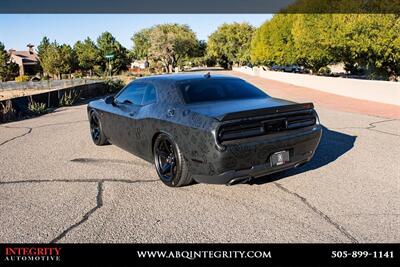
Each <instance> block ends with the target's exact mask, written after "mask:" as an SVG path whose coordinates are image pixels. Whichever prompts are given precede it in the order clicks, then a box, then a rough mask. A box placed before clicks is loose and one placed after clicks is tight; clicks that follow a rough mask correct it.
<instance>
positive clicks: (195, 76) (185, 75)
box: [137, 73, 240, 82]
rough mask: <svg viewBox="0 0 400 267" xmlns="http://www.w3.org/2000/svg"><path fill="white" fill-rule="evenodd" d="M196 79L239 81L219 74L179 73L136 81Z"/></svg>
mask: <svg viewBox="0 0 400 267" xmlns="http://www.w3.org/2000/svg"><path fill="white" fill-rule="evenodd" d="M198 79H240V78H237V77H234V76H230V75H221V74H210V76H209V77H208V76H207V73H179V74H176V73H174V74H161V75H153V76H148V77H143V78H139V79H137V81H139V80H142V81H145V80H148V81H159V80H168V81H171V82H179V81H187V80H198Z"/></svg>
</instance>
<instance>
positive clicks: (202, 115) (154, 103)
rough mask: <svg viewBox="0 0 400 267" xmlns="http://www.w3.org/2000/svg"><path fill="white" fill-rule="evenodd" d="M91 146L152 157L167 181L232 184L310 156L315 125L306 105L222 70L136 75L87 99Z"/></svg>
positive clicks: (315, 140) (316, 139)
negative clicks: (111, 146) (215, 72)
mask: <svg viewBox="0 0 400 267" xmlns="http://www.w3.org/2000/svg"><path fill="white" fill-rule="evenodd" d="M88 116H89V122H90V131H91V136H92V139H93V142H94V143H95V144H96V145H105V144H109V143H111V144H114V145H116V146H118V147H120V148H122V149H125V150H127V151H129V152H131V153H133V154H134V155H137V156H138V157H140V158H143V159H144V160H147V161H149V162H154V164H155V167H156V170H157V173H158V175H159V177H160V179H161V180H162V181H163V182H164V183H165V184H166V185H168V186H175V187H177V186H184V185H188V184H190V183H191V182H192V181H193V180H194V181H196V182H204V183H224V184H228V185H231V184H236V183H243V182H247V181H249V180H250V179H253V178H256V177H260V176H264V175H266V174H270V173H275V172H279V171H283V170H286V169H289V168H292V167H297V166H299V165H301V164H304V163H306V162H308V161H310V160H311V158H312V157H313V155H314V152H315V150H316V148H317V146H318V144H319V141H320V138H321V133H322V127H321V126H320V123H319V119H318V115H317V113H316V111H315V110H314V106H313V104H312V103H305V104H297V103H294V102H290V101H286V100H282V99H277V98H272V97H270V96H268V95H267V94H266V93H264V92H263V91H261V90H260V89H258V88H256V87H255V86H253V85H251V84H249V83H247V82H246V81H244V80H242V79H239V78H235V77H231V76H224V75H210V74H209V73H208V74H205V75H204V74H170V75H159V76H151V77H146V78H140V79H137V80H135V81H133V82H131V83H130V84H128V85H127V86H126V87H124V88H123V89H122V90H121V91H120V92H119V93H118V94H117V95H116V96H109V97H106V98H105V99H104V100H96V101H92V102H90V103H89V105H88Z"/></svg>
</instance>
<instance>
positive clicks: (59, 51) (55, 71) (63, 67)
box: [40, 41, 76, 79]
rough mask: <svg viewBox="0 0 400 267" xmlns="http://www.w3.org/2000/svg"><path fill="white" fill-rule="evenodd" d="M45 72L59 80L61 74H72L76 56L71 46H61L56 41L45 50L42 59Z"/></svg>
mask: <svg viewBox="0 0 400 267" xmlns="http://www.w3.org/2000/svg"><path fill="white" fill-rule="evenodd" d="M40 61H41V64H42V68H43V70H44V71H45V72H46V73H48V74H50V75H53V76H55V77H57V78H58V79H60V78H61V74H67V73H71V72H72V71H73V70H74V67H75V64H76V55H75V53H74V51H73V49H72V48H71V46H69V45H66V44H63V45H59V44H58V43H57V42H56V41H54V42H53V43H51V44H49V45H48V46H47V47H46V49H44V50H43V53H42V57H41V60H40Z"/></svg>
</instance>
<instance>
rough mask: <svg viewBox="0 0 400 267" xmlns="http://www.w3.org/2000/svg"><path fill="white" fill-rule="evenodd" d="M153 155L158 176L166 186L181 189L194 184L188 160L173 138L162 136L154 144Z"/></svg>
mask: <svg viewBox="0 0 400 267" xmlns="http://www.w3.org/2000/svg"><path fill="white" fill-rule="evenodd" d="M153 153H154V164H155V167H156V171H157V174H158V176H159V177H160V179H161V181H162V182H163V183H164V184H166V185H168V186H171V187H179V186H184V185H188V184H190V183H191V182H192V178H191V175H190V173H189V171H188V167H187V163H186V160H185V159H184V158H183V156H182V153H181V151H180V149H179V147H178V145H177V144H176V143H175V142H174V140H173V139H172V137H170V136H169V135H167V134H164V133H163V134H160V135H159V136H158V137H157V138H156V140H155V142H154V147H153Z"/></svg>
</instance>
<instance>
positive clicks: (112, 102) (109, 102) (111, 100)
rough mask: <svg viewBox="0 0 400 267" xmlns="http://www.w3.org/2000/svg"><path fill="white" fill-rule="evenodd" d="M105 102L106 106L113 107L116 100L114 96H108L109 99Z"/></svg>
mask: <svg viewBox="0 0 400 267" xmlns="http://www.w3.org/2000/svg"><path fill="white" fill-rule="evenodd" d="M104 102H105V103H106V104H112V105H114V103H115V99H114V97H113V96H112V95H110V96H107V97H106V98H105V99H104Z"/></svg>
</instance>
